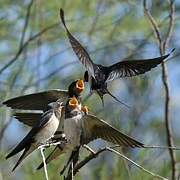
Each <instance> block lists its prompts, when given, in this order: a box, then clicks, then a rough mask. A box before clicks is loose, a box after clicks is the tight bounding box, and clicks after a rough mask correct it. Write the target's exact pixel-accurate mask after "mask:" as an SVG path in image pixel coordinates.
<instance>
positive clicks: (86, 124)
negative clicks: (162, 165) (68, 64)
mask: <svg viewBox="0 0 180 180" xmlns="http://www.w3.org/2000/svg"><path fill="white" fill-rule="evenodd" d="M77 103H78V102H77V101H76V100H73V101H70V102H69V104H67V105H68V106H67V107H66V108H65V109H66V113H65V117H66V119H65V120H64V123H66V124H64V127H65V131H64V134H65V136H66V139H67V143H71V144H66V146H64V147H60V146H56V147H55V148H54V150H53V151H52V152H51V153H50V154H49V156H48V157H47V158H46V163H49V162H50V161H52V160H53V159H56V158H57V157H58V156H60V155H61V154H63V153H67V152H68V151H69V150H68V149H70V150H71V151H70V152H69V153H68V157H69V158H68V159H69V160H68V161H67V162H69V163H70V162H72V161H73V162H74V163H76V161H77V159H78V152H79V148H80V147H81V146H82V145H84V144H88V143H89V142H91V141H93V140H95V139H98V138H101V139H103V140H105V141H108V142H111V143H114V144H118V145H120V146H126V147H132V148H135V147H139V148H141V147H143V146H144V144H143V143H141V142H139V141H137V140H135V139H133V138H132V137H130V136H128V135H126V134H124V133H122V132H120V131H119V130H117V129H116V128H114V127H113V126H111V125H110V124H108V123H107V122H105V121H104V120H102V119H99V118H98V117H96V116H94V115H90V114H89V113H88V108H87V107H86V106H82V107H81V113H83V114H80V115H79V114H78V112H79V108H75V106H77ZM72 104H74V107H73V108H75V110H72ZM72 117H74V119H72ZM77 117H78V118H77ZM80 117H81V119H79V118H80ZM67 119H68V120H67ZM77 119H78V120H77ZM68 140H69V141H68ZM73 148H74V150H73ZM70 154H71V155H70ZM67 165H68V163H66V165H65V166H64V168H63V170H62V171H61V173H62V172H63V171H64V170H65V168H66V167H67ZM42 167H43V163H41V164H40V165H39V166H38V168H37V169H40V168H42Z"/></svg>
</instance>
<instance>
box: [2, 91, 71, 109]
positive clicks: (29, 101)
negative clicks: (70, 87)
mask: <svg viewBox="0 0 180 180" xmlns="http://www.w3.org/2000/svg"><path fill="white" fill-rule="evenodd" d="M67 97H68V92H67V91H66V90H60V89H53V90H48V91H42V92H39V93H34V94H28V95H24V96H19V97H16V98H12V99H9V100H7V101H5V102H3V104H4V105H6V106H8V107H11V108H12V109H24V110H44V109H46V107H47V105H48V104H49V103H51V102H54V101H57V100H58V99H62V100H61V101H65V100H66V99H67Z"/></svg>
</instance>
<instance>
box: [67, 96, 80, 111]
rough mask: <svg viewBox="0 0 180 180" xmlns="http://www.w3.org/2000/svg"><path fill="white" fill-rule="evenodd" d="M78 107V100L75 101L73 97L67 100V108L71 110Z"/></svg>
mask: <svg viewBox="0 0 180 180" xmlns="http://www.w3.org/2000/svg"><path fill="white" fill-rule="evenodd" d="M78 105H79V103H78V100H77V99H76V98H75V97H72V98H70V99H69V101H68V106H69V107H70V108H71V109H75V108H77V107H78Z"/></svg>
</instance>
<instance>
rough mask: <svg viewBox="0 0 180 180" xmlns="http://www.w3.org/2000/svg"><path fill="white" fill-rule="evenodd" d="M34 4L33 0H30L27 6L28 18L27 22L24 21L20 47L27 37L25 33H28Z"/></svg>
mask: <svg viewBox="0 0 180 180" xmlns="http://www.w3.org/2000/svg"><path fill="white" fill-rule="evenodd" d="M32 5H33V0H31V1H30V3H29V5H28V7H27V13H26V18H25V23H24V28H23V31H22V35H21V40H20V44H19V48H21V47H22V45H23V42H24V38H25V34H26V29H27V27H28V23H29V18H30V12H31V7H32Z"/></svg>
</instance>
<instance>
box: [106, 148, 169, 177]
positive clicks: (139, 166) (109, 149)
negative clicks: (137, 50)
mask: <svg viewBox="0 0 180 180" xmlns="http://www.w3.org/2000/svg"><path fill="white" fill-rule="evenodd" d="M106 149H107V150H108V151H110V152H113V153H115V154H117V155H119V156H120V157H122V158H123V159H125V160H127V161H129V162H130V163H132V164H133V165H135V166H136V167H138V168H139V169H141V170H142V171H144V172H146V173H147V174H150V175H151V176H153V177H156V178H159V179H163V180H168V179H167V178H165V177H163V176H160V175H158V174H155V173H153V172H151V171H149V170H147V169H145V168H144V167H142V166H141V165H139V164H137V163H136V162H134V161H133V160H131V159H129V158H128V157H126V156H125V155H123V154H121V153H120V152H118V151H116V150H114V149H112V148H110V147H107V148H106Z"/></svg>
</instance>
